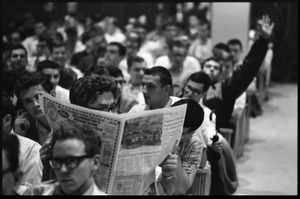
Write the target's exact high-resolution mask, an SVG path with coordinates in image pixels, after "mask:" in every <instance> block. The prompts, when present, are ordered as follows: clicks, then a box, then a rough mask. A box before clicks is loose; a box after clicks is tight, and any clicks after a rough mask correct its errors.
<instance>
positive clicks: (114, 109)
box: [96, 104, 119, 113]
mask: <svg viewBox="0 0 300 199" xmlns="http://www.w3.org/2000/svg"><path fill="white" fill-rule="evenodd" d="M96 109H97V110H99V111H105V112H113V113H117V112H118V111H119V106H118V105H115V104H113V105H111V106H109V107H108V106H99V107H97V108H96Z"/></svg>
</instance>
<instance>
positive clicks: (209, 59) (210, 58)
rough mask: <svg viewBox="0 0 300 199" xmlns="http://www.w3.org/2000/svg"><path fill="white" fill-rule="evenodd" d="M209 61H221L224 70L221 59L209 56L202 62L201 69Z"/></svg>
mask: <svg viewBox="0 0 300 199" xmlns="http://www.w3.org/2000/svg"><path fill="white" fill-rule="evenodd" d="M209 61H215V62H217V63H219V64H220V71H222V63H221V62H220V59H218V58H216V57H209V58H207V59H205V60H204V61H203V62H202V64H201V69H203V67H204V65H205V64H206V62H209Z"/></svg>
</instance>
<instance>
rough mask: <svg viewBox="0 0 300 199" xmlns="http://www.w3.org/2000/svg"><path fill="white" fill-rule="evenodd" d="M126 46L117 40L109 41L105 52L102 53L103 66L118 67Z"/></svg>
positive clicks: (123, 56)
mask: <svg viewBox="0 0 300 199" xmlns="http://www.w3.org/2000/svg"><path fill="white" fill-rule="evenodd" d="M125 55H126V47H125V46H124V45H123V44H121V43H119V42H111V43H109V44H108V45H107V46H106V53H105V55H104V65H105V66H108V67H109V66H115V67H119V64H120V62H121V61H122V59H124V58H125Z"/></svg>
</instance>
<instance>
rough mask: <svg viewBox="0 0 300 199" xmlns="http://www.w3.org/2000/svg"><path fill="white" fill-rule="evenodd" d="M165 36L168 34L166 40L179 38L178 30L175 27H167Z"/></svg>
mask: <svg viewBox="0 0 300 199" xmlns="http://www.w3.org/2000/svg"><path fill="white" fill-rule="evenodd" d="M165 34H166V38H169V39H172V38H174V37H176V36H177V34H178V29H177V27H176V26H175V25H172V26H167V27H166V31H165Z"/></svg>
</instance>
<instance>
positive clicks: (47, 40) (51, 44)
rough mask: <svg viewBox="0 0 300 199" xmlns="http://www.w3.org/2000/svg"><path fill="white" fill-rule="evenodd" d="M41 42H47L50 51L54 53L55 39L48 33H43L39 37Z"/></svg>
mask: <svg viewBox="0 0 300 199" xmlns="http://www.w3.org/2000/svg"><path fill="white" fill-rule="evenodd" d="M40 42H45V43H46V45H47V47H48V48H49V50H50V52H51V53H52V49H53V41H52V39H51V38H50V37H49V36H48V35H44V34H42V36H41V37H40V38H39V41H38V43H40Z"/></svg>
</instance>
